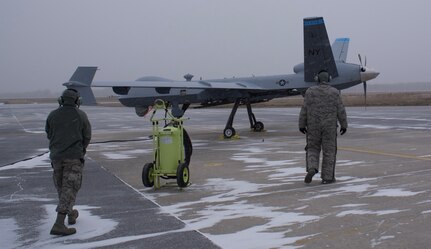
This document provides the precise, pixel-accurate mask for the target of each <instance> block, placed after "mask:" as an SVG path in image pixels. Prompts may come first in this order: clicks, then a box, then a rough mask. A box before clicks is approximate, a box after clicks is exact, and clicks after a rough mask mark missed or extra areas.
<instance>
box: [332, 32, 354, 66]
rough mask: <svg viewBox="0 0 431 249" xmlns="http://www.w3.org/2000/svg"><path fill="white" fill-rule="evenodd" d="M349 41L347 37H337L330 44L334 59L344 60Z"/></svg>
mask: <svg viewBox="0 0 431 249" xmlns="http://www.w3.org/2000/svg"><path fill="white" fill-rule="evenodd" d="M349 42H350V39H349V38H337V39H336V40H335V42H334V43H333V44H332V53H333V54H334V59H335V60H336V61H342V62H346V59H347V52H348V50H349Z"/></svg>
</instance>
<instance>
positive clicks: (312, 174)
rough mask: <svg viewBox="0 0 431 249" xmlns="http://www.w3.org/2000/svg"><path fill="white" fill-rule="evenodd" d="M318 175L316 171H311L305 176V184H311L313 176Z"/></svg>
mask: <svg viewBox="0 0 431 249" xmlns="http://www.w3.org/2000/svg"><path fill="white" fill-rule="evenodd" d="M316 173H317V170H316V169H309V170H308V172H307V175H306V176H305V179H304V182H305V183H307V184H308V183H310V182H311V180H312V179H313V176H314V175H315V174H316Z"/></svg>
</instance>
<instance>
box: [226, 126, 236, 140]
mask: <svg viewBox="0 0 431 249" xmlns="http://www.w3.org/2000/svg"><path fill="white" fill-rule="evenodd" d="M223 135H224V137H225V138H232V137H233V136H235V129H234V128H233V127H227V128H226V129H224V131H223Z"/></svg>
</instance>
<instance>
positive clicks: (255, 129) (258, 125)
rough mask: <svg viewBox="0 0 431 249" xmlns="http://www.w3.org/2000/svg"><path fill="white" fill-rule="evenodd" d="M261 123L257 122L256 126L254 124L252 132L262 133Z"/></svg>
mask: <svg viewBox="0 0 431 249" xmlns="http://www.w3.org/2000/svg"><path fill="white" fill-rule="evenodd" d="M263 127H264V126H263V123H262V122H260V121H257V122H256V124H254V131H257V132H259V131H263Z"/></svg>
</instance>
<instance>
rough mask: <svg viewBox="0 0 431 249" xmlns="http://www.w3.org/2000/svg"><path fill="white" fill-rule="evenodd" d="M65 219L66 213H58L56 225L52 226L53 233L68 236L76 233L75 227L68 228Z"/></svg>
mask: <svg viewBox="0 0 431 249" xmlns="http://www.w3.org/2000/svg"><path fill="white" fill-rule="evenodd" d="M64 219H66V214H62V213H58V214H57V220H55V223H54V226H52V228H51V232H50V234H51V235H61V236H67V235H71V234H74V233H76V229H75V228H68V227H66V226H65V225H64Z"/></svg>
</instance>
